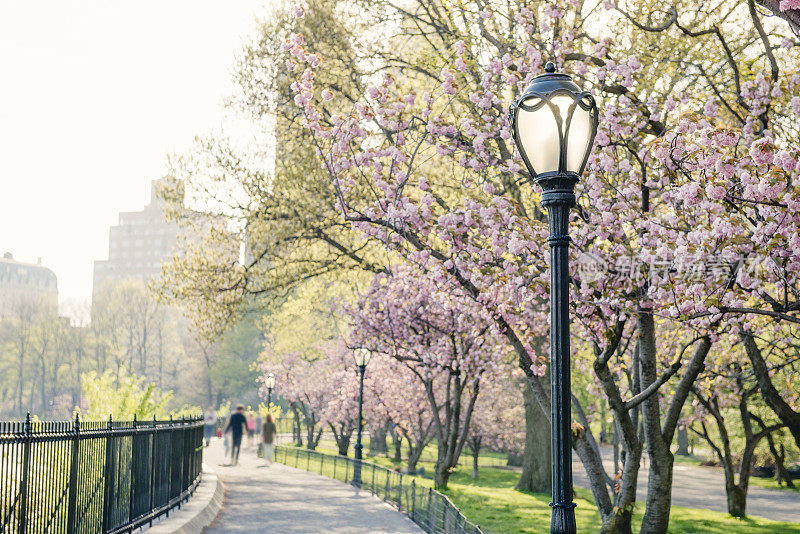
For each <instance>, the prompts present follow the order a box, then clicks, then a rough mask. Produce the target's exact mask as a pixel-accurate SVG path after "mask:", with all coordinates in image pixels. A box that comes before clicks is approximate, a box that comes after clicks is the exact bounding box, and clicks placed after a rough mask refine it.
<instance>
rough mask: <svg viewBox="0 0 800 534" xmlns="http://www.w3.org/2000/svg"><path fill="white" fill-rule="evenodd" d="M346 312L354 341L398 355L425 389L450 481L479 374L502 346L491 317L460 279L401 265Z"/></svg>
mask: <svg viewBox="0 0 800 534" xmlns="http://www.w3.org/2000/svg"><path fill="white" fill-rule="evenodd" d="M347 313H348V315H349V317H350V320H351V334H350V335H351V338H352V339H351V341H350V342H351V343H353V344H354V345H357V346H360V347H365V348H367V349H369V350H371V351H373V352H376V353H379V354H382V355H385V356H386V357H391V358H393V359H394V360H395V361H396V362H397V363H399V364H401V365H402V366H404V367H405V368H406V370H407V372H409V373H410V374H411V375H413V376H414V377H415V378H416V380H417V384H418V386H421V388H422V390H423V391H424V393H425V397H426V399H427V404H428V410H429V412H428V413H429V414H430V416H431V417H432V419H433V427H434V429H435V436H436V443H437V461H436V470H435V471H436V472H435V477H434V481H435V484H436V486H437V487H446V486H447V481H448V478H449V477H450V473H451V472H452V470H453V469H454V468H455V467H456V465H457V463H458V459H459V457H460V455H461V451H462V450H463V448H464V445H465V443H466V440H467V436H468V433H469V427H470V421H471V419H472V414H473V410H474V407H475V402H476V400H477V397H478V392H479V386H480V381H481V376H482V375H483V373H484V372H486V371H487V370H490V369H494V368H495V367H496V366H497V365H498V362H499V359H500V358H501V357H502V355H503V352H504V347H503V346H502V345H500V344H498V337H497V331H496V328H495V327H494V325H493V323H492V321H491V318H490V317H489V316H488V314H487V313H486V312H485V311H484V310H483V309H482V307H480V306H478V305H476V304H475V303H474V302H473V301H472V300H471V299H469V298H466V296H465V295H464V294H463V292H462V290H461V289H460V287H459V286H458V285H456V284H453V283H450V284H447V283H446V282H445V281H444V280H437V279H436V276H435V275H434V274H433V273H424V272H420V271H418V270H416V269H414V268H411V267H408V266H405V265H402V264H401V265H397V266H394V267H393V269H392V275H377V276H376V277H375V279H374V280H373V283H372V284H371V286H370V288H369V290H368V291H367V293H366V294H365V295H364V296H363V297H362V298H361V299H360V300H359V301H358V302H357V303H356V304H355V305H353V306H350V307H348V308H347ZM420 416H424V414H420ZM395 423H397V424H398V426H399V427H400V429H401V432H403V431H404V430H403V426H402V425H401V421H395ZM424 424H425V422H424V419H423V420H422V425H424ZM422 425H420V428H423V426H422ZM406 431H407V430H406ZM419 439H420V436H419V435H418V436H416V438H415V441H416V442H417V444H419Z"/></svg>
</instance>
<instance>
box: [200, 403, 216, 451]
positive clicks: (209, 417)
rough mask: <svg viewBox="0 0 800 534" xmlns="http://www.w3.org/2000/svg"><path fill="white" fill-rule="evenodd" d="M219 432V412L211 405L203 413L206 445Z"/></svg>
mask: <svg viewBox="0 0 800 534" xmlns="http://www.w3.org/2000/svg"><path fill="white" fill-rule="evenodd" d="M216 432H217V412H216V410H214V408H212V407H211V406H209V407H208V409H207V410H206V413H204V414H203V436H204V437H205V441H206V447H208V444H209V443H211V438H212V437H214V434H216Z"/></svg>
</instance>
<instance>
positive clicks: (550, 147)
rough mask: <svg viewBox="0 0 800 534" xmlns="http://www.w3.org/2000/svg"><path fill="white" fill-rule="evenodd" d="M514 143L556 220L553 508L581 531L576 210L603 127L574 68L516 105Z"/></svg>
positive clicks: (570, 531) (561, 527)
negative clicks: (574, 363)
mask: <svg viewBox="0 0 800 534" xmlns="http://www.w3.org/2000/svg"><path fill="white" fill-rule="evenodd" d="M509 119H510V122H511V131H512V136H513V138H514V143H516V145H517V149H518V150H519V153H520V155H521V156H522V160H523V162H524V163H525V166H526V167H527V168H528V172H529V173H530V176H531V179H532V180H533V182H535V183H537V184H538V185H539V186H540V187H541V188H542V197H541V202H542V206H544V207H546V208H547V213H548V218H549V222H550V237H549V238H548V239H547V242H548V244H549V245H550V391H551V395H550V403H551V426H552V440H551V447H552V453H553V502H551V503H550V506H551V507H552V508H553V511H552V516H551V521H550V532H551V533H557V534H562V533H563V534H574V533H575V531H576V526H575V503H573V502H572V446H571V445H572V444H571V439H570V437H571V436H570V433H571V428H570V422H571V413H570V402H571V391H570V372H569V364H570V354H569V271H568V269H569V244H570V238H569V210H570V209H571V208H572V207H573V206H574V205H575V183H576V182H577V181H578V178H579V177H580V175H581V173H583V169H584V168H585V167H586V161H587V160H588V159H589V153H590V152H591V149H592V143H593V142H594V136H595V134H596V133H597V104H596V103H595V101H594V98H593V97H592V95H591V94H590V93H588V92H586V91H581V89H580V88H579V87H578V86H577V85H576V84H575V83H574V82H573V81H572V78H570V76H569V75H567V74H560V73H556V69H555V66H554V65H553V64H552V63H547V65H546V66H545V73H544V74H542V75H540V76H537V77H536V78H534V79H533V81H532V82H531V84H530V85H529V86H528V88H527V89H525V92H524V93H522V95H521V96H520V97H519V98H518V99H517V100H516V101H515V102H513V103H512V104H511V106H510V107H509Z"/></svg>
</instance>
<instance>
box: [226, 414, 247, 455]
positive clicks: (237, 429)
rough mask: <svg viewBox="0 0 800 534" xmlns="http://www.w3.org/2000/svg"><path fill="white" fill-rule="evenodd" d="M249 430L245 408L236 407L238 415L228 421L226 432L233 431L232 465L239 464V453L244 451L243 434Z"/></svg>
mask: <svg viewBox="0 0 800 534" xmlns="http://www.w3.org/2000/svg"><path fill="white" fill-rule="evenodd" d="M246 428H247V419H246V418H245V416H244V406H242V405H241V404H240V405H239V406H237V407H236V413H234V414H233V415H231V418H230V419H229V420H228V426H227V428H226V429H225V432H227V431H228V430H230V431H231V463H230V465H236V464H238V463H239V451H240V450H241V449H242V434H244V430H245V429H246Z"/></svg>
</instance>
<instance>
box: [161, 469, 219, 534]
mask: <svg viewBox="0 0 800 534" xmlns="http://www.w3.org/2000/svg"><path fill="white" fill-rule="evenodd" d="M224 500H225V485H224V484H223V483H222V481H221V480H220V479H219V477H218V476H217V473H216V472H215V471H214V470H213V469H211V467H210V466H209V465H208V464H205V463H204V464H203V480H202V482H201V483H200V485H199V486H197V489H196V490H195V492H194V495H193V496H192V497H191V498H190V499H189V501H188V502H187V503H186V504H184V505H183V506H182V507H181V509H180V510H177V511H176V512H174V513H171V514H170V516H169V517H168V518H167V519H164V520H163V521H160V522H159V523H158V524H155V525H153V526H152V527H151V528H149V529H146V530H145V531H146V532H148V533H150V534H197V533H198V532H202V531H203V529H204V528H205V527H207V526H208V525H210V524H211V523H212V522H213V521H214V519H216V518H217V514H219V511H220V510H221V509H222V503H223V501H224Z"/></svg>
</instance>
